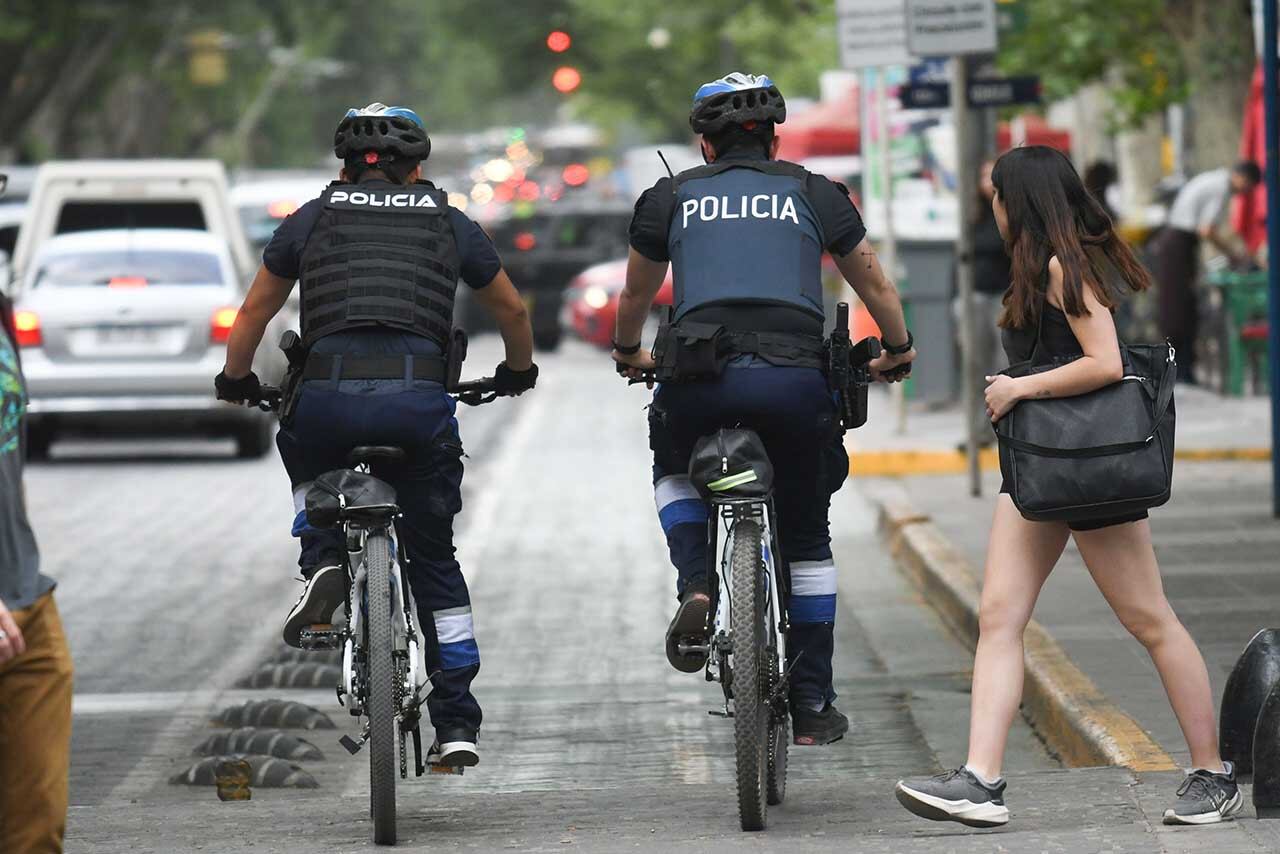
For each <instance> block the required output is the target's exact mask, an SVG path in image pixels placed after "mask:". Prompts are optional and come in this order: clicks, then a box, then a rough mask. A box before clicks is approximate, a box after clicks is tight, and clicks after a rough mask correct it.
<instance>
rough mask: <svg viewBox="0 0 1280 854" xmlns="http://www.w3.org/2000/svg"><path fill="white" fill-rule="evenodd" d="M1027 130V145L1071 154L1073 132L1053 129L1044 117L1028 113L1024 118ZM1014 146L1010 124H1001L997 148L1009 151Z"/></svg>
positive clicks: (998, 129)
mask: <svg viewBox="0 0 1280 854" xmlns="http://www.w3.org/2000/svg"><path fill="white" fill-rule="evenodd" d="M1022 121H1023V123H1024V124H1025V125H1026V128H1027V145H1047V146H1049V147H1050V148H1056V149H1058V150H1059V151H1061V152H1062V153H1063V154H1066V155H1068V156H1070V154H1071V132H1070V131H1066V130H1062V129H1061V128H1055V127H1052V126H1051V125H1050V124H1049V123H1048V122H1047V121H1045V119H1044V117H1043V116H1038V115H1036V114H1035V113H1027V114H1026V115H1025V116H1023V117H1022ZM1012 146H1013V133H1012V131H1011V129H1010V127H1009V122H1001V123H1000V126H999V127H998V128H997V129H996V148H997V149H998V150H999V151H1008V150H1009V149H1010V148H1011V147H1012Z"/></svg>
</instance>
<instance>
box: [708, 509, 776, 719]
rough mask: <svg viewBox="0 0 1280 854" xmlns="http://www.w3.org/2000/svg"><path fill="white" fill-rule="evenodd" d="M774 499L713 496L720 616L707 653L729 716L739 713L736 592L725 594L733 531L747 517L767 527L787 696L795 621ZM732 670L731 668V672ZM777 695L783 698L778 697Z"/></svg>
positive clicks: (769, 583) (711, 555) (769, 582)
mask: <svg viewBox="0 0 1280 854" xmlns="http://www.w3.org/2000/svg"><path fill="white" fill-rule="evenodd" d="M774 516H775V513H774V509H773V499H772V498H771V497H770V498H768V499H766V500H764V501H761V500H759V499H744V498H713V499H712V500H711V518H710V519H709V520H708V522H707V561H708V563H710V564H712V565H711V566H708V568H707V570H708V571H707V578H709V579H714V581H713V589H712V591H711V596H712V606H713V608H714V609H715V618H714V621H713V623H712V627H711V649H710V655H708V656H707V668H706V678H707V681H708V682H719V683H720V686H721V688H722V689H723V691H724V712H723V713H722V714H723V715H724V716H725V717H730V716H732V714H733V710H732V700H733V673H732V666H729V667H728V668H726V666H725V665H726V663H727V662H728V661H729V656H731V655H732V653H733V645H732V641H731V639H730V637H729V626H730V625H731V624H732V619H733V613H732V608H733V601H732V597H731V596H722V595H721V592H722V591H724V590H730V589H732V585H733V567H732V561H731V560H730V555H731V553H732V551H733V534H734V530H735V527H736V525H737V523H738V522H739V521H741V520H742V519H756V520H758V521H759V522H760V523H761V526H762V529H763V531H764V537H763V548H764V554H763V555H762V558H763V563H764V571H765V585H766V588H767V590H768V594H769V600H768V616H769V622H770V624H771V626H772V627H773V629H774V631H775V632H776V633H775V634H773V637H774V639H775V640H776V641H777V644H776V649H775V650H774V653H775V655H776V656H777V660H778V673H780V674H782V682H781V685H780V689H781V690H780V691H779V692H778V693H779V695H780V696H781V697H782V699H783V700H784V702H785V699H786V690H785V685H786V673H787V662H786V636H787V632H788V631H789V629H790V621H789V620H788V618H787V615H786V611H785V609H784V608H783V595H782V594H783V590H782V584H781V575H780V573H779V572H778V569H777V565H776V562H775V555H778V554H781V551H780V550H779V548H778V541H777V530H776V527H775V525H774V522H773V520H774ZM721 525H724V526H725V527H726V536H725V538H724V547H723V549H722V550H721V552H720V557H719V565H718V566H717V565H715V561H716V557H715V554H716V545H717V542H718V539H719V529H720V526H721ZM726 670H727V672H726ZM775 699H777V698H776V697H775Z"/></svg>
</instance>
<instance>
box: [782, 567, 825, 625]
mask: <svg viewBox="0 0 1280 854" xmlns="http://www.w3.org/2000/svg"><path fill="white" fill-rule="evenodd" d="M787 611H788V613H789V614H790V616H791V622H792V623H793V624H796V625H800V624H812V623H834V622H835V619H836V564H835V561H833V560H831V559H829V558H828V559H827V560H798V561H794V562H793V563H792V564H791V604H790V606H789V607H788V608H787Z"/></svg>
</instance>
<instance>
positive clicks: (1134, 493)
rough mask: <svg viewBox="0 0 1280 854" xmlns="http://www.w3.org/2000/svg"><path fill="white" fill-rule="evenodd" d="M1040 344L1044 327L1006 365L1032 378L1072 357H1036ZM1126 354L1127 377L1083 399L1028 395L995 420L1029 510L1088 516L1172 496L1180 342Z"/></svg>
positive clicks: (1017, 501)
mask: <svg viewBox="0 0 1280 854" xmlns="http://www.w3.org/2000/svg"><path fill="white" fill-rule="evenodd" d="M1040 314H1041V318H1043V316H1044V311H1043V310H1041V313H1040ZM1039 345H1040V330H1039V329H1037V331H1036V344H1035V348H1034V349H1033V350H1032V355H1031V358H1030V359H1028V360H1027V361H1026V362H1021V363H1019V364H1017V365H1013V366H1011V367H1010V368H1008V369H1007V370H1005V371H1003V373H1005V374H1007V375H1009V376H1014V377H1017V376H1025V375H1027V374H1033V373H1040V372H1043V371H1047V370H1052V369H1053V368H1056V367H1060V366H1061V365H1062V364H1064V362H1063V361H1058V362H1054V363H1051V364H1046V365H1037V364H1036V351H1038V350H1039ZM1120 353H1121V356H1122V358H1123V359H1124V378H1123V379H1121V380H1120V381H1118V382H1115V383H1112V384H1111V385H1108V386H1104V387H1102V388H1100V389H1097V390H1095V391H1091V392H1089V393H1087V394H1081V395H1076V396H1075V397H1061V398H1045V399H1036V400H1024V401H1021V402H1019V403H1018V404H1017V405H1016V406H1014V407H1013V409H1012V410H1010V411H1009V413H1008V414H1007V415H1005V416H1004V417H1003V418H1001V419H1000V420H999V421H998V422H996V424H995V431H996V438H997V439H998V441H999V443H1000V472H1001V474H1002V475H1004V481H1005V485H1006V488H1007V489H1008V491H1009V495H1010V497H1011V498H1012V499H1013V503H1014V505H1015V506H1016V507H1017V508H1018V512H1020V513H1021V514H1022V515H1023V516H1024V517H1025V518H1027V519H1030V520H1032V521H1035V522H1079V521H1083V520H1086V519H1089V520H1091V519H1103V518H1107V517H1111V516H1123V515H1127V514H1132V513H1137V512H1139V511H1141V510H1146V509H1147V508H1150V507H1157V506H1159V505H1161V504H1164V503H1165V502H1166V501H1168V500H1169V494H1170V490H1171V487H1172V482H1173V428H1174V406H1173V384H1174V377H1175V374H1176V373H1177V371H1176V367H1177V365H1176V362H1175V361H1174V357H1175V353H1174V349H1173V347H1172V346H1170V345H1169V344H1167V343H1166V344H1129V345H1126V344H1121V345H1120ZM1075 358H1079V357H1078V356H1077V357H1075ZM1068 361H1070V360H1068Z"/></svg>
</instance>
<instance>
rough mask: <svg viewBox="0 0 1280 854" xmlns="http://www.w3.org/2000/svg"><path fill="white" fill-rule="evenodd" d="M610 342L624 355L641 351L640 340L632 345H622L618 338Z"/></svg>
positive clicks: (631, 354) (632, 354)
mask: <svg viewBox="0 0 1280 854" xmlns="http://www.w3.org/2000/svg"><path fill="white" fill-rule="evenodd" d="M609 343H611V344H613V349H615V350H617V351H618V352H619V353H621V354H622V355H624V356H634V355H635V354H636V353H639V352H640V342H639V341H637V342H636V343H634V344H632V345H631V346H630V347H624V346H622V345H621V344H619V343H618V341H617V339H611V340H610V342H609Z"/></svg>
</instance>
